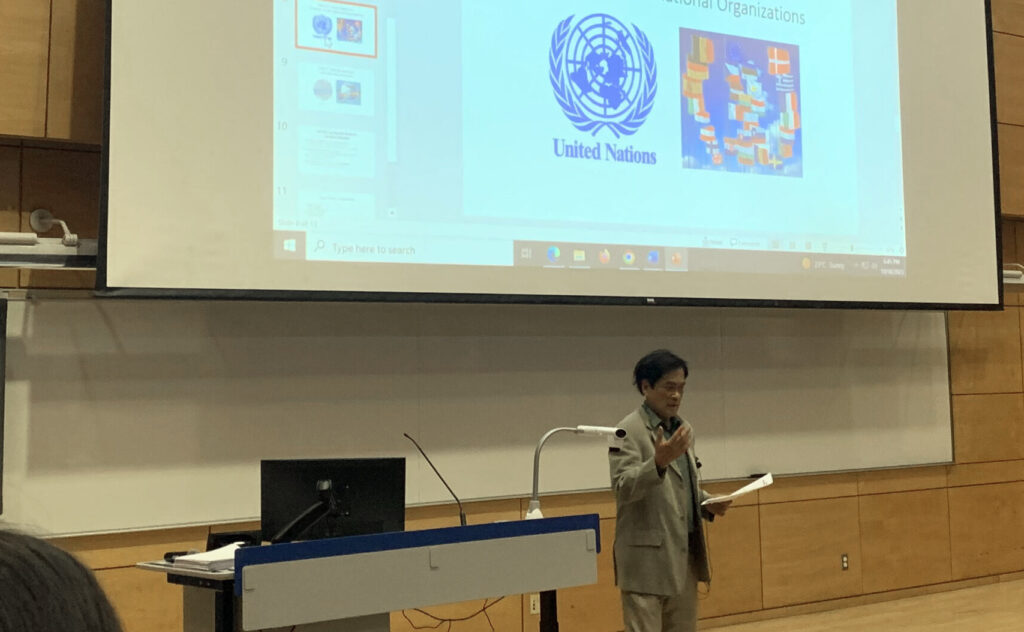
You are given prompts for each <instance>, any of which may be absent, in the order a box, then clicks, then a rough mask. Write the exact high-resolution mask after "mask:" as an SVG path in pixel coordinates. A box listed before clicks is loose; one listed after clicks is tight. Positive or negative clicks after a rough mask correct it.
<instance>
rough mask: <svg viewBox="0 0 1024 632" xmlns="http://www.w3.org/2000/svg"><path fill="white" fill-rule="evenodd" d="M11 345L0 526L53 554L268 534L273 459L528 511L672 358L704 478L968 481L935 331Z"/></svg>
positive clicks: (540, 326)
mask: <svg viewBox="0 0 1024 632" xmlns="http://www.w3.org/2000/svg"><path fill="white" fill-rule="evenodd" d="M7 335H8V340H7V343H8V344H7V367H6V369H7V382H6V401H5V407H6V408H5V414H6V441H5V443H4V451H5V455H4V460H5V476H4V485H5V490H4V505H5V507H4V509H5V513H4V520H5V522H8V523H13V524H15V525H20V526H23V527H24V528H27V529H31V530H33V531H36V532H42V533H48V534H53V535H68V534H81V533H97V532H109V531H118V530H134V529H145V528H157V527H169V526H179V525H191V524H208V523H216V522H229V521H243V520H251V519H255V518H256V517H257V516H258V514H259V461H260V459H263V458H300V457H321V458H322V457H374V456H404V457H405V458H406V459H407V502H408V503H409V504H411V505H415V504H429V503H438V502H445V501H447V500H448V499H449V497H448V495H447V491H446V490H445V489H444V487H443V486H442V485H441V483H439V482H438V481H437V480H436V479H435V477H434V474H433V472H432V471H431V470H430V469H429V466H427V465H426V463H425V462H424V461H423V460H422V457H420V456H419V454H418V453H417V452H415V448H414V447H413V446H412V445H411V444H410V443H409V442H408V441H407V440H406V439H404V438H403V437H402V433H403V432H408V433H409V434H410V435H412V436H414V437H416V438H417V440H418V441H420V443H421V444H422V445H423V447H424V449H425V450H426V451H427V453H428V454H429V455H430V456H431V458H432V459H433V460H434V463H435V464H436V465H437V467H438V469H439V470H440V471H441V472H442V473H443V474H444V475H445V476H446V477H447V478H448V480H449V483H450V484H451V485H452V487H453V489H454V490H455V492H456V493H458V494H459V495H460V496H461V497H462V498H463V499H464V500H466V499H485V498H499V497H525V496H528V495H529V493H530V489H531V485H532V470H533V454H534V448H535V447H536V444H537V441H538V440H539V438H540V437H541V436H542V435H543V434H544V433H545V432H546V431H547V430H549V429H551V428H554V427H557V426H572V425H577V424H596V425H613V424H615V423H617V422H618V421H619V420H620V419H621V418H622V417H624V416H625V415H626V414H628V413H629V412H630V411H631V410H633V409H634V408H635V407H636V406H637V405H639V403H640V396H639V394H638V393H637V392H636V391H635V390H634V389H633V387H632V385H631V379H632V368H633V365H634V363H635V362H636V360H637V359H638V358H639V357H640V356H641V355H643V354H644V353H646V352H647V351H650V350H652V349H655V348H658V347H667V348H670V349H673V350H674V351H676V352H677V353H679V354H680V355H682V356H683V357H684V358H686V359H687V361H688V362H689V363H690V378H689V381H688V384H687V392H686V397H685V399H684V402H683V414H684V416H686V417H687V418H688V419H690V420H691V421H692V422H693V424H694V426H695V429H696V436H697V443H696V449H697V452H698V454H699V456H700V458H701V460H702V462H703V464H704V467H703V469H702V472H703V475H704V478H705V479H706V480H709V479H723V478H734V477H743V476H746V475H748V474H750V473H753V472H763V471H771V472H773V473H775V474H777V475H782V474H786V473H797V472H821V471H834V470H848V469H859V468H879V467H889V466H901V465H913V464H926V463H942V462H949V461H951V460H952V435H951V427H950V400H949V373H948V363H947V346H946V323H945V318H944V315H943V314H941V313H925V312H890V311H842V310H835V311H832V310H754V309H739V308H667V307H657V308H641V307H624V306H599V307H595V306H557V305H455V304H394V303H392V304H372V303H303V302H242V301H237V302H232V301H224V302H212V301H140V300H114V299H43V300H30V301H14V302H11V303H10V306H9V314H8V331H7ZM608 485H609V478H608V469H607V457H606V444H605V442H604V440H602V439H600V438H591V437H582V436H576V435H571V434H560V435H556V436H555V437H553V438H552V439H551V440H550V441H548V443H547V444H546V446H545V448H544V453H543V455H542V460H541V476H540V488H541V491H542V493H553V492H567V491H574V490H596V489H607V487H608Z"/></svg>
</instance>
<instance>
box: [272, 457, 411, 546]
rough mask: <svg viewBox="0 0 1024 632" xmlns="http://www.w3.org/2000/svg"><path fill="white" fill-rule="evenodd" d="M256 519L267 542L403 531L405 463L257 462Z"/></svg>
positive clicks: (393, 460)
mask: <svg viewBox="0 0 1024 632" xmlns="http://www.w3.org/2000/svg"><path fill="white" fill-rule="evenodd" d="M260 520H261V526H262V530H263V539H264V540H269V541H271V542H291V541H294V540H316V539H322V538H337V537H342V536H349V535H365V534H369V533H384V532H388V531H404V530H405V459H404V458H379V459H290V460H264V461H261V462H260Z"/></svg>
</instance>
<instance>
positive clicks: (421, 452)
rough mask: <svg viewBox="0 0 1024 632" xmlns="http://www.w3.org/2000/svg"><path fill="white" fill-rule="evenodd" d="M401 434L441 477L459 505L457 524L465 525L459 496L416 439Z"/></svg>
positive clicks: (464, 515)
mask: <svg viewBox="0 0 1024 632" xmlns="http://www.w3.org/2000/svg"><path fill="white" fill-rule="evenodd" d="M402 435H403V436H404V437H405V438H406V439H408V440H409V441H412V444H413V445H414V446H416V449H417V450H419V451H420V454H422V455H423V458H424V459H426V461H427V465H429V466H430V469H432V470H434V474H437V477H438V478H439V479H441V482H442V483H444V486H445V487H447V488H448V493H449V494H451V495H452V498H454V499H455V502H456V504H458V505H459V524H461V525H462V526H463V527H464V526H466V512H465V511H463V510H462V501H461V500H459V497H458V496H456V495H455V492H453V491H452V488H451V486H450V485H448V481H446V480H444V477H443V476H441V473H440V472H438V471H437V468H436V467H434V464H433V463H431V462H430V458H429V457H428V456H427V453H426V452H424V451H423V448H421V447H420V444H418V443H416V440H415V439H413V438H412V437H410V436H409V435H408V434H406V433H404V432H403V433H402Z"/></svg>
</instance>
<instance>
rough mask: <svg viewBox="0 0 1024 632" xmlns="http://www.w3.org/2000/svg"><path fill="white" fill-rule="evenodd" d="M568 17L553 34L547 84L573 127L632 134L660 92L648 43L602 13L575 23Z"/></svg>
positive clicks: (636, 29) (652, 54)
mask: <svg viewBox="0 0 1024 632" xmlns="http://www.w3.org/2000/svg"><path fill="white" fill-rule="evenodd" d="M574 17H575V16H573V15H570V16H569V17H567V18H566V19H565V20H563V21H562V22H561V23H560V24H559V25H558V28H556V29H555V32H554V34H553V35H552V36H551V52H550V54H549V65H550V77H551V87H552V88H554V91H555V99H556V100H557V101H558V105H559V106H561V108H562V111H563V112H565V115H566V116H567V117H568V118H569V120H570V121H571V122H572V124H573V125H574V126H575V127H576V129H578V130H580V131H581V132H590V133H591V134H593V135H595V136H596V135H597V133H598V132H599V131H601V130H602V129H603V128H605V127H607V128H609V129H610V130H611V131H612V133H614V134H615V136H616V138H618V137H620V136H623V135H627V136H628V135H632V134H635V133H636V131H637V130H638V129H640V126H641V125H643V124H644V121H646V120H647V115H648V114H650V113H651V108H652V107H653V106H654V97H655V95H656V94H657V93H658V68H657V65H656V64H655V63H654V51H653V50H652V48H651V42H650V40H649V39H647V35H646V34H644V32H643V31H641V30H640V29H639V28H637V27H636V25H633V28H632V29H630V28H629V27H627V26H626V25H625V24H623V23H622V22H620V21H618V20H617V19H615V18H613V17H612V16H610V15H607V14H605V13H595V14H593V15H588V16H587V17H585V18H583V19H581V20H579V21H578V22H576V23H575V24H574V23H573V18H574Z"/></svg>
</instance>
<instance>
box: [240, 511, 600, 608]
mask: <svg viewBox="0 0 1024 632" xmlns="http://www.w3.org/2000/svg"><path fill="white" fill-rule="evenodd" d="M585 529H592V530H593V531H594V534H595V542H596V543H597V552H598V553H600V552H601V523H600V519H599V517H598V515H597V514H586V515H582V516H566V517H563V518H541V519H538V520H516V521H512V522H491V523H488V524H478V525H469V526H465V527H445V528H443V529H425V530H422V531H394V532H391V533H375V534H372V535H354V536H349V537H345V538H331V539H328V540H309V541H307V542H290V543H287V544H270V545H267V546H248V547H243V548H241V549H238V550H237V551H236V552H235V579H236V580H237V581H235V594H236V595H241V594H242V582H241V578H242V569H243V568H244V567H246V566H252V565H256V564H273V563H275V562H291V561H295V560H309V559H316V558H320V557H335V556H338V555H355V554H356V553H374V552H377V551H391V550H395V549H414V548H417V547H421V546H436V545H440V544H455V543H457V542H474V541H478V540H496V539H498V538H515V537H519V536H526V535H540V534H543V533H561V532H564V531H582V530H585Z"/></svg>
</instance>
